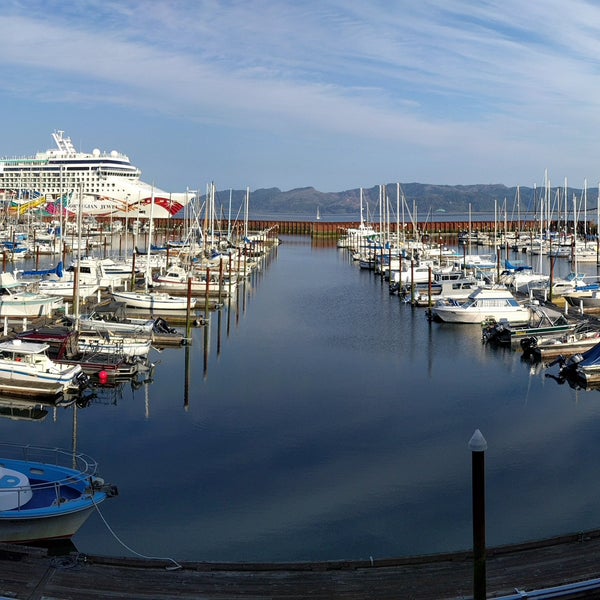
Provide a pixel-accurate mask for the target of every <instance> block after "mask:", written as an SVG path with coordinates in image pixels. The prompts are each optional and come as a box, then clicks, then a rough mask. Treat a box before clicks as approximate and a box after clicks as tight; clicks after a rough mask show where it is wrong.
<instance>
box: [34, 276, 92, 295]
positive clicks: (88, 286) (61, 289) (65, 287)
mask: <svg viewBox="0 0 600 600" xmlns="http://www.w3.org/2000/svg"><path fill="white" fill-rule="evenodd" d="M38 289H39V291H40V292H41V293H42V294H45V295H47V296H55V297H57V298H72V297H73V294H74V293H75V282H74V281H73V280H71V281H61V280H60V279H57V280H54V279H43V280H42V281H40V282H39V283H38ZM99 289H100V286H99V285H98V284H94V283H84V282H80V283H79V284H78V286H77V293H78V295H79V297H80V298H89V297H90V296H93V295H94V294H96V293H97V292H98V290H99Z"/></svg>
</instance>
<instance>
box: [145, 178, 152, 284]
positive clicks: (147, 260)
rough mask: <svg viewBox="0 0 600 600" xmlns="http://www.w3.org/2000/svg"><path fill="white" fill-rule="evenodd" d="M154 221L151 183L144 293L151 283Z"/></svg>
mask: <svg viewBox="0 0 600 600" xmlns="http://www.w3.org/2000/svg"><path fill="white" fill-rule="evenodd" d="M153 220H154V182H152V196H151V197H150V222H149V224H148V248H147V250H146V277H145V278H144V279H145V281H146V292H147V291H148V286H149V285H150V282H151V281H152V268H151V266H150V251H151V250H152V225H153Z"/></svg>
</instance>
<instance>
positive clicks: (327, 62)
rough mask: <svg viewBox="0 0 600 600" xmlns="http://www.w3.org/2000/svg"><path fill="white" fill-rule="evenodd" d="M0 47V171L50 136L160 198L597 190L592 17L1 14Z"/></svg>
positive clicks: (405, 3)
mask: <svg viewBox="0 0 600 600" xmlns="http://www.w3.org/2000/svg"><path fill="white" fill-rule="evenodd" d="M0 31H1V32H2V35H0V61H1V66H0V68H1V71H0V72H1V73H2V76H1V77H0V111H1V114H2V115H3V119H2V125H3V127H2V132H1V134H0V156H20V155H31V154H35V152H37V151H43V150H46V149H48V148H51V147H53V140H52V138H51V133H52V132H53V131H55V130H63V131H65V135H68V136H70V137H71V139H72V141H73V143H74V144H75V146H76V147H77V148H78V149H80V150H83V151H86V152H91V151H92V150H93V149H94V148H99V149H101V150H106V151H110V150H118V151H120V152H123V153H124V154H127V155H128V156H129V158H130V159H131V161H132V163H133V164H135V165H136V166H138V167H139V168H140V169H141V170H142V179H143V180H144V181H146V182H148V183H154V184H155V185H156V186H158V187H160V188H162V189H163V190H167V191H171V192H177V191H185V190H186V189H198V190H205V189H206V186H207V185H208V184H209V183H210V182H214V183H215V184H216V187H217V189H220V190H226V189H229V188H233V189H245V188H247V187H248V188H250V189H251V190H252V189H258V188H270V187H278V188H280V189H282V190H290V189H294V188H298V187H308V186H312V187H315V188H316V189H318V190H320V191H323V192H336V191H344V190H348V189H355V188H358V187H365V188H369V187H372V186H375V185H378V184H383V183H386V184H388V183H394V182H400V183H410V182H417V183H431V184H447V185H469V184H486V183H500V184H505V185H507V186H514V185H522V186H533V185H534V184H538V185H542V184H544V182H545V181H550V183H551V184H556V185H558V186H562V185H564V184H565V182H568V185H569V186H573V187H578V188H581V187H583V186H584V184H587V185H588V186H590V187H595V186H597V185H598V182H599V180H600V169H599V158H598V155H599V153H598V146H599V143H600V142H599V137H598V132H599V131H600V3H595V2H585V1H582V0H570V1H569V2H565V1H564V0H545V1H544V2H523V1H522V0H497V1H496V0H473V1H466V0H418V1H415V0H394V1H393V2H389V0H368V1H366V0H360V1H359V0H293V1H292V0H289V1H286V0H278V1H276V0H239V1H238V0H227V1H217V0H119V1H113V0H60V1H55V0H3V2H2V3H0ZM546 177H547V180H546V179H545V178H546Z"/></svg>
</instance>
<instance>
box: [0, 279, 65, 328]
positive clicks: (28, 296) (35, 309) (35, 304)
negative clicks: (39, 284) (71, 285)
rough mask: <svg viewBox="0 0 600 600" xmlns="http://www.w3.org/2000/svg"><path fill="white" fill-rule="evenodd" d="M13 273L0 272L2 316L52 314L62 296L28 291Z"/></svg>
mask: <svg viewBox="0 0 600 600" xmlns="http://www.w3.org/2000/svg"><path fill="white" fill-rule="evenodd" d="M25 287H26V284H23V283H21V282H19V281H18V280H17V279H16V278H15V276H14V275H13V274H12V273H8V272H5V273H0V317H41V316H50V315H51V314H52V312H53V311H54V310H56V309H57V308H60V307H61V306H62V298H57V297H53V296H48V295H46V294H38V293H36V292H28V291H26V289H25Z"/></svg>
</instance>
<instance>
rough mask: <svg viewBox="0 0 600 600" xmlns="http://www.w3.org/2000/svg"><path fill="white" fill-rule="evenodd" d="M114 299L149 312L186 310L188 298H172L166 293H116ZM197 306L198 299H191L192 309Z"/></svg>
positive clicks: (113, 295)
mask: <svg viewBox="0 0 600 600" xmlns="http://www.w3.org/2000/svg"><path fill="white" fill-rule="evenodd" d="M112 297H113V299H114V300H116V301H117V302H123V304H125V305H126V306H131V307H133V308H145V309H149V310H186V309H187V306H188V299H187V297H186V296H171V295H170V294H167V293H164V292H114V291H113V293H112ZM195 306H196V299H195V298H190V308H194V307H195Z"/></svg>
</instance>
